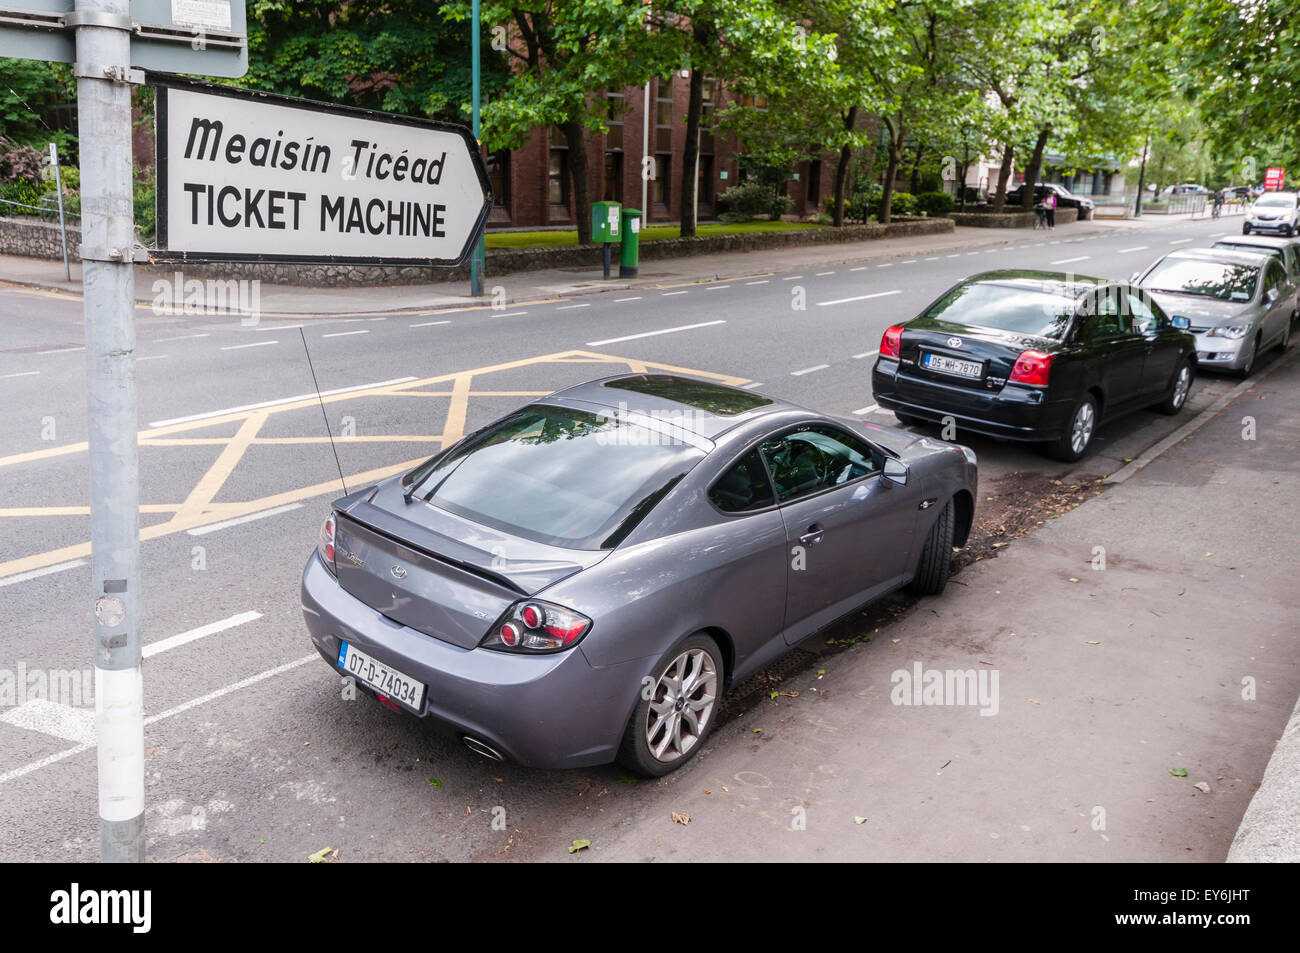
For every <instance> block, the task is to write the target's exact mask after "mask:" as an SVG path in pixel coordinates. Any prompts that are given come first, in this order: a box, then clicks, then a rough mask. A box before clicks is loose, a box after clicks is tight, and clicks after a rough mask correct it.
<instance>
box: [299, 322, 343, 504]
mask: <svg viewBox="0 0 1300 953" xmlns="http://www.w3.org/2000/svg"><path fill="white" fill-rule="evenodd" d="M298 336H299V337H301V338H302V352H303V353H304V354H306V355H307V368H308V370H310V371H311V386H312V388H313V389H314V390H315V391H316V402H317V403H319V404H320V416H321V420H323V421H325V436H327V437H329V438H330V449H331V450H333V451H334V465H335V466H336V467H338V468H339V483H340V484H342V486H343V495H344V496H347V495H348V484H347V482H346V481H345V480H344V479H343V464H341V463H339V448H338V447H336V446H334V433H333V431H331V430H330V418H329V415H328V414H326V413H325V399H324V398H323V397H321V392H320V384H318V383H316V368H315V367H314V366H313V365H312V362H311V350H310V349H309V348H308V347H307V335H306V334H304V333H303V330H302V328H299V329H298Z"/></svg>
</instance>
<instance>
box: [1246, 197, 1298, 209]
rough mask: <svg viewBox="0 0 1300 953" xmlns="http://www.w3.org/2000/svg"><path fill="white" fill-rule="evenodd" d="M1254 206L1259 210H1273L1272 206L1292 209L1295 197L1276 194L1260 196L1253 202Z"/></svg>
mask: <svg viewBox="0 0 1300 953" xmlns="http://www.w3.org/2000/svg"><path fill="white" fill-rule="evenodd" d="M1255 205H1256V206H1257V207H1259V208H1273V207H1274V206H1278V207H1281V208H1294V207H1295V196H1294V195H1278V194H1274V195H1261V196H1260V197H1259V198H1257V199H1256V200H1255Z"/></svg>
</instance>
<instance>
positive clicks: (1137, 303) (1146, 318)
mask: <svg viewBox="0 0 1300 953" xmlns="http://www.w3.org/2000/svg"><path fill="white" fill-rule="evenodd" d="M1128 305H1129V310H1130V311H1131V312H1132V314H1133V329H1134V330H1135V331H1137V332H1138V333H1139V334H1150V333H1151V332H1153V331H1158V330H1160V318H1159V316H1158V315H1157V314H1156V310H1155V308H1154V307H1152V306H1151V304H1150V303H1148V302H1147V301H1145V300H1144V299H1143V297H1142V295H1141V294H1139V293H1137V292H1133V291H1130V292H1128Z"/></svg>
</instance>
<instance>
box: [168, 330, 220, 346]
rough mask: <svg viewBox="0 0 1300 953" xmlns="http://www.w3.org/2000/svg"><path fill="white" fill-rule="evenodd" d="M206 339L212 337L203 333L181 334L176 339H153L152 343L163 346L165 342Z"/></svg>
mask: <svg viewBox="0 0 1300 953" xmlns="http://www.w3.org/2000/svg"><path fill="white" fill-rule="evenodd" d="M208 337H212V335H211V334H209V333H208V332H206V331H205V332H204V333H202V334H182V335H181V336H180V337H178V338H154V340H153V343H154V344H164V343H166V342H167V341H192V340H194V339H195V338H208Z"/></svg>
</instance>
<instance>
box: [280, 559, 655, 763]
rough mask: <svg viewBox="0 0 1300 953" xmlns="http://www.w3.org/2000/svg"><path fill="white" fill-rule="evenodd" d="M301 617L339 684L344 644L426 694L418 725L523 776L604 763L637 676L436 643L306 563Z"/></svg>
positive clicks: (564, 655)
mask: <svg viewBox="0 0 1300 953" xmlns="http://www.w3.org/2000/svg"><path fill="white" fill-rule="evenodd" d="M302 611H303V618H304V619H305V621H306V623H307V631H308V633H309V634H310V635H311V641H312V644H313V645H314V646H315V647H316V650H317V651H318V652H320V655H321V658H322V659H324V660H325V662H326V664H328V665H329V666H330V668H331V669H333V670H334V672H335V673H336V674H337V675H339V677H340V678H342V677H344V676H345V673H344V671H343V670H342V669H341V668H339V666H338V654H339V648H340V645H339V643H340V640H346V641H347V642H348V643H350V644H352V645H355V646H356V647H357V648H358V649H360V650H361V651H362V652H365V653H366V654H367V655H370V656H372V657H374V658H375V659H377V660H379V661H380V662H383V663H386V664H388V665H391V666H392V667H393V668H395V669H397V670H398V671H400V672H402V673H404V674H405V675H407V676H409V677H411V678H414V679H416V680H418V681H421V682H423V683H424V684H425V686H426V689H425V698H424V703H423V707H422V710H421V711H420V712H419V714H420V716H421V717H425V718H429V719H431V720H432V721H433V722H434V723H435V724H436V726H437V727H439V728H440V729H442V730H444V731H446V732H448V733H451V734H454V735H457V736H459V737H468V738H474V739H477V740H479V741H480V742H484V743H486V744H488V745H489V746H491V747H492V748H495V749H496V750H497V751H498V752H500V753H501V754H502V755H503V756H504V757H505V758H507V759H508V760H510V761H515V762H518V763H520V764H523V765H529V766H532V767H541V768H572V767H584V766H588V765H596V764H607V763H608V762H610V761H613V760H614V757H615V755H616V754H617V752H618V746H619V743H620V741H621V739H622V734H623V728H624V724H625V722H626V719H627V712H628V711H630V709H631V706H632V704H633V703H634V702H635V700H636V692H637V689H638V686H639V682H640V675H643V674H644V672H641V671H640V670H639V669H635V670H634V669H633V668H631V667H629V666H610V667H604V668H594V667H593V666H592V665H590V664H589V663H588V661H587V658H586V656H585V655H583V653H582V651H581V650H580V648H576V649H572V650H570V651H567V652H560V653H556V654H554V655H514V654H511V653H507V652H494V651H491V650H489V649H463V648H460V647H459V646H456V645H452V644H451V643H449V642H443V641H440V640H439V639H436V638H433V637H432V636H429V635H426V634H425V633H423V632H419V631H417V630H415V629H412V628H410V627H408V626H405V625H402V624H401V623H400V622H395V621H393V620H392V619H389V618H388V617H386V616H384V615H382V614H381V613H379V612H377V611H376V610H374V609H372V608H371V607H370V606H368V605H366V604H365V603H363V602H361V601H360V600H359V599H357V598H356V597H355V596H353V595H351V594H350V593H348V592H346V591H345V590H344V589H343V588H342V587H341V586H340V585H339V584H338V580H337V579H335V578H334V576H333V574H332V573H330V572H329V570H327V569H326V568H325V566H324V564H323V563H322V562H321V561H320V558H319V557H318V556H317V555H316V554H315V553H313V554H312V556H311V558H310V559H309V560H308V561H307V566H306V568H304V570H303V574H302ZM485 627H486V623H485Z"/></svg>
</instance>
